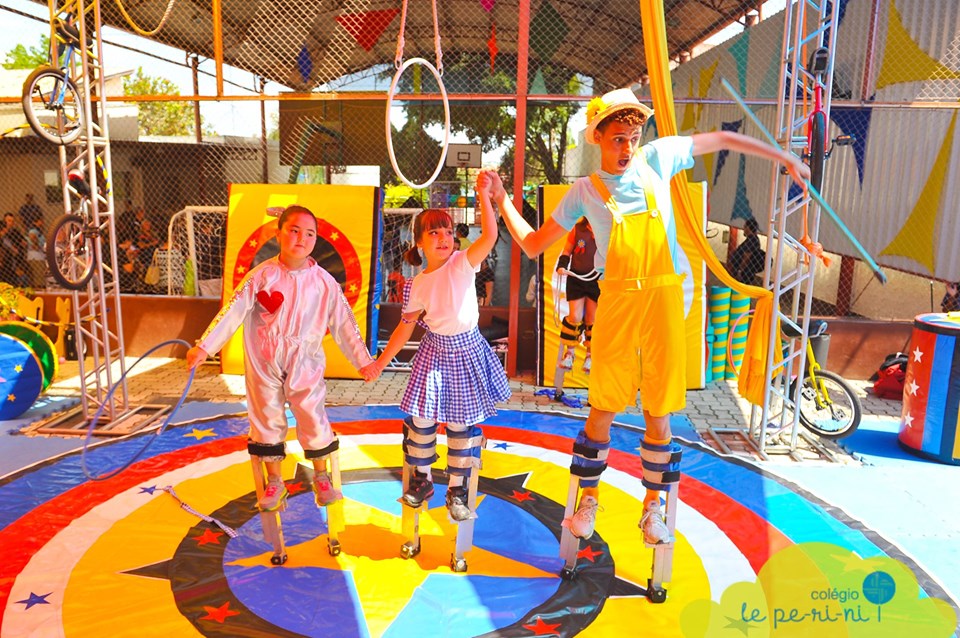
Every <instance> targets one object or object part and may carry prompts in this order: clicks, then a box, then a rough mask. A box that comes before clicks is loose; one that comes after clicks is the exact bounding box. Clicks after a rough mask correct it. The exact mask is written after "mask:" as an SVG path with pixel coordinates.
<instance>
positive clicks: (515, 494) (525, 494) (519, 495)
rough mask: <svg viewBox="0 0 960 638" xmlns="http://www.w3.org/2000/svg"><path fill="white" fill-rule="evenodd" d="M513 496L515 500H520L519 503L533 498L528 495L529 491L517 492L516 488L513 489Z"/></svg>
mask: <svg viewBox="0 0 960 638" xmlns="http://www.w3.org/2000/svg"><path fill="white" fill-rule="evenodd" d="M513 498H514V499H515V500H517V501H518V502H520V503H522V502H524V501H532V500H533V497H532V496H530V492H518V491H517V490H513Z"/></svg>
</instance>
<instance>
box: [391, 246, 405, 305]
mask: <svg viewBox="0 0 960 638" xmlns="http://www.w3.org/2000/svg"><path fill="white" fill-rule="evenodd" d="M406 283H407V280H406V279H405V278H404V277H403V255H401V254H400V253H396V254H395V255H394V256H393V269H392V270H391V271H390V274H389V275H387V303H403V287H404V286H405V285H406Z"/></svg>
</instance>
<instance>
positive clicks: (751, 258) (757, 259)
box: [728, 217, 766, 285]
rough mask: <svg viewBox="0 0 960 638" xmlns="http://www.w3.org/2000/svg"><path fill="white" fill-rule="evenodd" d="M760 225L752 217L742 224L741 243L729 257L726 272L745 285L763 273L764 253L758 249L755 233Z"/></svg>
mask: <svg viewBox="0 0 960 638" xmlns="http://www.w3.org/2000/svg"><path fill="white" fill-rule="evenodd" d="M759 228H760V225H759V224H757V220H756V219H754V218H753V217H751V218H749V219H748V220H747V221H745V222H744V223H743V235H744V240H743V243H742V244H740V245H739V246H737V248H736V250H734V251H733V254H732V255H730V263H729V264H728V270H729V271H730V274H731V275H733V277H734V279H736V280H737V281H740V282H743V283H745V284H751V285H752V284H753V283H754V282H755V280H756V277H757V274H758V273H762V272H763V264H764V261H765V260H766V253H765V252H764V251H763V249H762V248H760V238H759V237H758V236H757V232H758V230H759Z"/></svg>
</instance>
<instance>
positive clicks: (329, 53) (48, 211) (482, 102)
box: [0, 0, 960, 319]
mask: <svg viewBox="0 0 960 638" xmlns="http://www.w3.org/2000/svg"><path fill="white" fill-rule="evenodd" d="M130 4H131V6H127V5H126V4H119V3H117V2H116V0H102V1H101V4H100V7H101V10H102V13H103V18H104V21H105V23H106V24H107V25H108V26H106V27H105V28H104V29H103V32H102V36H101V39H102V44H103V51H104V55H103V69H104V73H105V80H106V82H105V86H106V92H107V96H108V106H107V113H106V118H107V119H108V123H109V132H110V139H111V144H110V154H111V167H112V173H111V175H110V178H111V180H110V182H111V188H112V192H113V199H114V208H115V210H114V213H115V216H116V217H115V219H116V225H117V229H118V232H117V238H118V242H122V243H121V245H119V246H118V248H119V249H120V250H119V251H118V259H120V260H121V261H122V264H121V267H122V268H123V273H122V274H121V275H120V279H121V288H122V289H123V290H124V292H128V293H133V294H173V295H181V294H194V295H203V296H218V295H219V291H217V290H215V288H214V286H215V284H214V283H212V282H215V281H216V280H218V279H219V278H220V277H219V276H218V275H219V273H218V270H217V266H216V262H217V260H216V259H212V257H211V255H212V253H213V252H214V251H216V250H218V249H219V250H221V251H222V248H218V247H220V246H222V217H221V215H222V213H219V212H215V210H216V208H212V209H211V208H208V207H225V206H226V205H227V203H228V202H227V198H228V187H229V184H231V183H273V184H285V183H353V184H366V185H376V186H381V187H382V188H383V190H384V197H385V206H384V208H385V214H384V225H385V228H384V246H383V257H382V259H383V264H382V265H383V267H382V269H381V270H382V272H383V276H384V282H383V285H382V290H383V297H382V301H384V302H391V301H394V300H396V298H397V295H396V286H395V285H394V286H393V287H391V280H390V279H389V278H390V277H391V276H393V275H394V273H396V274H397V276H395V277H394V279H393V283H394V284H396V283H397V282H398V281H399V277H403V278H408V277H409V276H412V274H413V272H412V271H411V270H410V269H409V267H408V266H406V265H405V264H402V263H401V262H400V260H399V256H400V255H401V254H402V251H403V249H404V247H405V246H407V245H409V241H410V237H409V221H410V215H411V212H412V211H417V210H420V209H422V208H423V207H427V206H442V207H446V208H449V209H450V210H451V212H452V213H453V215H454V217H455V219H456V220H457V222H458V223H462V224H465V225H466V226H467V229H466V230H467V237H468V238H473V237H476V235H477V234H478V233H479V227H478V226H477V224H476V223H475V220H476V217H475V211H474V209H473V206H474V201H473V192H472V190H473V182H474V180H475V175H476V170H477V168H476V166H475V165H458V163H457V162H456V161H451V159H450V157H449V156H448V157H447V159H446V160H445V161H441V154H442V149H443V147H444V144H445V142H453V143H455V144H465V145H477V146H479V148H480V154H481V162H482V164H483V165H484V166H493V167H497V168H498V169H499V170H500V172H501V175H502V176H503V179H504V182H505V183H506V184H507V185H508V187H509V188H510V190H512V189H513V185H514V183H515V182H514V175H513V173H514V166H515V153H516V150H517V148H518V144H519V143H521V142H518V141H517V140H516V139H515V130H516V118H517V116H518V112H519V111H518V103H517V94H518V91H520V90H522V87H523V86H525V87H526V94H527V95H528V101H527V103H526V105H525V106H526V108H525V109H523V111H525V113H524V115H525V121H526V126H525V127H524V139H523V140H522V144H523V147H522V148H523V150H524V168H523V170H524V174H523V176H522V180H521V181H522V183H523V184H524V185H525V187H524V193H525V195H526V197H525V199H526V200H527V204H528V206H529V207H530V208H531V209H532V210H535V208H536V205H537V203H536V201H535V197H536V195H535V194H536V186H537V185H540V184H556V183H566V182H570V181H572V180H573V179H575V178H576V177H578V176H581V175H585V174H588V173H589V172H591V171H593V170H596V168H597V167H598V166H599V157H598V154H597V151H596V149H595V148H594V147H592V146H588V145H586V144H584V143H583V140H582V130H583V128H584V125H585V116H584V112H585V106H586V102H587V101H588V100H589V99H590V97H592V96H593V95H595V94H599V93H603V92H605V91H608V90H611V89H614V88H618V87H622V86H633V87H634V88H635V89H636V90H637V92H638V93H639V94H640V95H641V98H642V99H644V98H643V96H644V92H645V85H644V81H645V78H646V66H645V62H644V55H643V38H642V33H641V27H640V16H639V8H638V3H637V2H636V0H607V1H600V0H597V1H592V0H590V1H588V0H579V1H569V2H568V1H561V0H533V1H532V2H531V3H530V15H529V38H528V39H527V40H526V41H522V40H520V39H519V38H518V24H519V14H518V9H517V6H516V5H515V4H508V3H502V2H497V3H494V2H485V1H483V0H480V1H476V2H459V1H455V2H440V3H437V4H438V6H437V17H436V21H435V20H434V14H433V7H432V5H431V4H430V3H410V4H409V5H407V6H406V15H405V20H404V19H403V18H404V12H403V8H404V7H403V6H402V5H400V4H380V3H369V2H361V1H359V0H347V1H346V2H342V3H336V4H335V5H330V4H324V3H313V4H309V3H307V4H304V3H296V2H286V1H281V2H265V1H264V2H251V3H240V2H235V1H230V0H225V1H224V2H223V3H222V7H223V8H222V11H223V15H222V20H220V21H219V22H218V21H217V20H215V18H214V16H213V15H212V14H211V11H210V7H209V6H205V5H203V6H201V4H197V3H187V2H175V3H173V5H172V9H169V10H168V8H169V5H167V4H166V3H138V4H136V5H135V6H133V5H132V3H130ZM712 4H713V5H715V6H713V7H707V6H706V5H704V4H703V3H693V2H666V3H665V11H666V18H667V25H668V40H669V43H670V44H669V46H670V47H671V53H672V55H673V58H674V61H675V65H674V70H673V83H674V96H675V100H676V105H677V121H678V123H679V125H680V129H681V133H683V134H690V133H696V132H706V131H712V130H737V131H740V132H743V133H746V134H748V135H754V136H758V134H757V131H755V130H752V128H751V125H750V123H749V122H746V121H744V118H743V114H742V113H741V112H739V111H738V109H737V107H736V106H734V105H733V104H732V102H731V101H730V100H729V98H728V96H726V94H725V93H724V92H723V90H722V89H721V88H720V86H719V81H720V79H721V78H726V79H728V80H729V81H731V82H732V83H733V84H734V86H736V87H737V88H738V90H739V91H740V92H741V94H742V95H744V97H745V99H746V100H747V101H748V102H749V103H750V104H751V106H752V107H753V108H754V109H755V110H756V111H757V113H758V114H759V116H760V117H761V119H762V120H764V121H765V122H767V123H772V122H773V120H774V119H775V114H776V103H777V101H778V91H779V85H778V79H779V72H780V64H779V62H778V60H779V59H780V48H781V46H782V42H783V19H782V13H777V12H776V11H774V9H773V8H771V5H770V4H768V5H767V7H766V8H761V5H762V3H761V2H756V1H753V0H751V1H745V0H738V1H733V0H728V1H720V0H718V2H716V3H712ZM780 4H781V6H782V3H780ZM121 7H122V8H123V9H124V11H125V12H126V13H127V15H128V16H129V18H130V19H129V20H128V18H126V17H124V15H123V13H122V12H121ZM49 13H50V12H49V10H48V9H47V7H46V6H44V5H43V4H38V3H34V2H27V1H26V0H21V1H19V2H14V1H11V2H9V3H5V5H4V7H3V8H2V11H0V15H3V17H4V19H5V20H9V21H13V22H15V23H16V24H17V25H20V26H22V31H23V32H25V33H27V32H32V33H35V34H36V41H35V42H34V43H32V44H31V43H29V42H27V43H26V44H24V45H22V46H21V48H22V49H23V51H20V53H22V54H23V55H19V54H16V53H17V52H16V51H15V47H14V46H13V45H11V47H10V50H9V51H6V52H4V53H6V54H7V58H6V60H7V61H8V65H7V66H11V67H13V68H4V69H3V70H0V133H2V134H3V135H2V136H0V169H2V170H0V175H3V176H4V177H3V182H4V188H3V189H0V212H3V213H8V214H7V215H6V217H5V224H4V228H3V229H2V230H0V232H2V233H3V237H2V240H0V246H2V254H0V280H2V281H4V282H7V283H9V284H11V285H14V286H17V287H21V288H29V289H33V290H45V289H55V288H56V284H55V283H54V282H53V280H52V279H51V278H50V277H49V273H47V272H45V260H44V259H43V249H42V247H38V243H42V238H43V237H44V235H45V231H47V230H49V227H50V225H51V224H52V223H53V221H54V220H55V219H56V218H57V217H58V216H59V215H61V214H62V213H63V212H64V211H63V196H62V190H61V180H62V179H63V175H62V174H61V161H60V156H59V150H58V147H57V146H56V145H54V144H51V143H50V142H48V141H46V140H43V139H40V138H39V137H37V136H36V135H35V134H34V133H33V132H32V130H31V129H30V127H29V126H28V125H27V124H26V120H25V118H24V115H23V109H22V106H21V95H20V93H21V87H22V85H23V83H24V81H25V79H26V78H27V76H28V75H29V74H30V72H31V70H32V69H33V68H35V66H37V65H39V64H40V63H42V62H43V60H42V59H38V58H37V56H36V55H35V56H34V57H33V58H31V57H30V55H29V54H30V53H31V50H33V52H34V53H35V54H42V55H45V54H46V51H45V49H44V47H45V44H44V42H43V40H42V38H43V36H44V35H45V34H48V33H49V27H48V26H47V21H48V18H49ZM761 18H762V19H761ZM131 20H132V22H131ZM401 22H403V26H402V32H401ZM731 23H732V24H733V26H732V27H730V28H729V29H727V30H726V31H724V32H723V33H722V34H720V35H719V36H718V35H717V34H718V32H720V31H721V30H722V29H723V28H724V26H726V25H728V24H731ZM161 24H162V26H161V28H160V29H159V31H158V32H157V33H156V34H154V35H152V36H149V37H143V36H138V35H136V31H137V30H139V31H142V32H146V31H150V30H152V29H154V28H155V27H156V26H157V25H161ZM218 24H219V25H220V28H219V29H217V28H215V27H216V26H217V25H218ZM434 24H436V25H437V28H436V29H435V28H434ZM132 25H136V26H135V27H134V26H132ZM748 25H749V26H748ZM401 33H402V36H403V42H402V47H398V40H399V37H400V36H401ZM438 34H439V50H440V52H441V54H442V55H441V56H438V46H437V37H436V36H437V35H438ZM835 34H836V37H837V55H836V59H835V74H834V82H833V94H832V104H831V116H832V117H831V122H830V130H829V136H830V139H831V140H834V139H836V138H838V137H840V136H849V137H850V138H852V140H853V141H852V143H851V144H849V145H847V146H839V145H836V146H834V148H833V152H832V153H831V156H830V158H829V159H828V160H827V165H826V170H825V179H824V186H823V192H824V196H825V197H826V198H827V200H828V201H829V202H831V204H832V205H833V207H834V209H835V210H836V211H837V212H838V214H839V215H840V216H841V217H842V218H843V219H844V221H845V222H846V223H847V225H848V226H849V227H850V228H851V229H852V231H853V232H854V234H855V235H856V236H857V237H858V238H859V239H860V240H861V242H862V243H863V244H864V245H865V246H866V247H867V249H868V251H869V252H870V253H871V254H873V255H874V256H875V257H876V258H877V259H878V261H880V263H881V264H883V265H884V266H885V268H886V269H887V270H888V272H890V273H892V277H891V279H892V281H891V283H890V284H889V285H888V286H887V287H885V288H880V287H879V286H878V285H877V284H875V283H871V282H872V277H871V275H870V274H869V271H868V269H866V267H864V266H863V265H862V264H860V263H859V260H857V259H856V258H855V257H854V251H853V250H852V248H851V246H849V244H847V243H845V241H844V240H843V238H842V236H841V235H840V234H839V233H838V232H837V230H836V229H835V228H831V227H830V224H829V222H828V221H827V220H824V221H822V222H821V224H820V240H821V242H822V243H823V245H824V247H825V249H826V250H827V251H828V253H829V254H830V255H832V256H833V260H832V263H831V265H830V266H829V267H827V268H820V270H819V271H818V281H817V285H816V288H815V296H816V298H817V299H816V301H817V305H816V306H815V308H816V310H817V311H818V312H821V313H825V314H833V313H839V314H853V315H862V316H866V317H872V318H877V319H908V318H912V317H913V316H914V315H915V314H917V313H919V312H924V311H929V310H930V309H931V306H933V307H934V309H935V310H939V302H940V299H941V297H942V296H943V291H944V283H945V282H947V281H951V280H955V279H957V278H960V257H958V256H957V255H956V254H955V251H954V250H953V246H955V245H957V244H958V240H960V221H958V220H957V216H956V215H955V213H954V211H955V210H956V209H957V208H958V207H960V201H957V200H958V199H960V191H958V188H957V187H956V186H955V184H960V180H958V179H955V177H956V175H955V174H956V172H957V171H958V168H960V164H958V162H957V161H956V160H955V159H954V157H955V156H956V155H957V154H956V152H955V149H954V148H953V145H954V141H955V139H956V138H957V135H958V132H957V131H956V128H955V118H956V113H957V108H958V106H957V104H958V101H957V98H958V92H960V61H958V50H957V47H956V44H955V43H956V42H957V41H958V37H957V35H958V34H960V9H958V8H957V7H956V6H955V3H953V2H950V1H948V0H936V1H934V2H930V1H929V0H928V1H925V2H922V1H921V0H898V1H897V2H874V1H873V0H848V1H847V2H843V3H841V4H840V9H839V25H838V26H837V28H836V29H835ZM708 38H711V40H710V41H709V42H705V40H707V39H708ZM218 43H219V44H218ZM398 49H399V53H400V55H399V57H398ZM524 52H525V53H526V54H527V56H526V60H527V64H526V65H525V68H526V81H525V82H520V83H518V68H523V67H522V66H521V65H520V64H518V60H521V59H522V58H521V54H522V53H524ZM218 55H222V60H223V67H222V74H221V79H222V81H221V82H218V78H217V76H218V73H217V66H218V65H217V61H216V59H217V56H218ZM41 57H42V56H41ZM412 58H422V59H423V60H425V61H426V62H427V63H429V64H430V65H433V66H434V67H436V69H437V72H438V74H439V73H440V70H441V69H442V76H441V77H442V82H443V88H444V90H445V91H446V93H447V94H448V96H449V99H448V105H449V120H450V135H449V138H445V130H444V129H445V127H444V121H445V117H446V113H445V108H444V101H443V100H442V98H441V87H440V84H439V83H438V81H437V77H436V75H435V74H434V72H433V69H431V68H430V66H428V65H427V64H422V63H413V64H410V65H409V66H408V67H407V68H406V69H405V70H404V72H403V73H402V74H400V77H399V78H396V82H395V84H396V85H395V91H394V94H395V95H394V97H393V99H388V98H389V97H390V96H389V93H388V91H389V89H390V87H391V83H393V82H394V80H395V74H396V70H397V66H396V63H397V62H398V61H409V60H410V59H412ZM18 67H19V68H18ZM387 117H389V121H390V129H391V133H390V138H389V143H388V140H387V139H385V120H386V119H387ZM651 126H655V120H654V121H653V123H652V124H651ZM391 145H392V147H393V150H394V153H393V160H392V161H391V157H390V153H389V152H388V149H389V146H391ZM394 164H395V165H396V166H394ZM398 171H399V173H401V174H402V175H403V176H404V178H406V180H407V181H409V182H413V183H414V184H422V183H424V182H426V181H429V180H430V178H431V177H432V176H433V175H434V174H436V180H435V181H434V182H433V184H432V185H431V186H430V188H428V189H414V188H411V187H409V186H408V185H406V184H405V183H403V181H402V180H401V179H400V178H399V177H398ZM692 173H693V178H694V179H695V180H704V181H706V182H707V183H708V186H709V188H710V192H711V195H710V218H711V228H710V230H709V231H708V233H709V234H710V236H711V241H712V243H713V246H714V248H715V250H716V251H717V252H718V254H719V255H720V257H721V260H725V259H726V257H727V255H728V253H729V251H731V250H732V249H733V248H734V246H735V244H736V243H737V242H735V241H731V239H730V238H731V236H732V234H734V233H733V231H734V230H735V231H736V233H735V234H736V235H737V236H738V239H737V241H742V231H741V228H742V226H743V223H744V220H745V219H747V218H748V217H754V218H756V219H758V220H759V221H760V227H761V230H762V229H763V228H764V227H765V220H766V218H767V216H768V211H769V208H770V201H769V200H770V196H769V192H770V186H771V169H770V166H769V163H767V162H764V161H762V160H754V159H752V158H744V157H741V156H738V155H736V154H730V155H727V154H724V153H717V154H713V155H710V156H705V157H702V158H699V160H698V162H697V165H696V167H695V168H694V169H693V171H692ZM191 227H192V228H193V231H192V232H193V235H191V234H190V230H189V229H190V228H191ZM201 227H203V228H205V229H220V230H216V231H214V230H210V232H206V231H203V232H198V231H197V229H198V228H201ZM796 230H797V232H799V231H800V229H796ZM218 233H221V234H218ZM501 237H502V239H501V240H500V241H499V242H498V243H497V247H496V251H495V254H494V256H493V258H492V259H491V264H490V265H491V266H492V268H493V270H494V273H495V283H494V289H493V294H492V298H491V299H490V302H491V303H492V304H493V305H506V304H507V303H508V300H509V292H510V291H509V285H508V281H509V272H510V254H511V250H510V239H509V236H508V234H507V233H506V232H505V231H502V232H501ZM31 238H33V239H31ZM38 238H39V239H38ZM191 252H192V253H193V256H192V257H191ZM177 254H178V255H179V256H180V258H179V259H178V258H177V256H176V255H177ZM201 254H202V255H203V258H202V260H206V263H205V264H201V263H200V261H202V260H201V257H200V255H201ZM154 255H159V256H160V261H164V264H165V265H170V266H171V268H172V270H171V274H170V275H169V276H167V277H166V278H165V279H163V280H162V283H161V282H158V283H147V282H146V281H144V277H145V276H146V273H147V270H148V269H149V267H150V266H151V265H153V264H155V263H156V260H155V259H154ZM221 257H222V255H221ZM221 263H222V261H221ZM181 264H182V265H181ZM522 268H523V272H522V282H523V287H524V290H525V289H526V285H525V284H526V282H527V281H528V280H529V278H530V276H531V275H532V273H533V270H534V268H533V264H532V263H531V262H530V261H529V260H527V259H526V258H523V263H522ZM173 270H176V271H181V270H182V275H181V274H174V273H173ZM201 282H206V283H201ZM522 292H523V291H521V295H520V297H521V304H526V303H527V302H526V300H525V298H524V297H525V295H524V294H522ZM892 297H895V298H897V299H898V303H896V304H891V303H889V299H890V298H892Z"/></svg>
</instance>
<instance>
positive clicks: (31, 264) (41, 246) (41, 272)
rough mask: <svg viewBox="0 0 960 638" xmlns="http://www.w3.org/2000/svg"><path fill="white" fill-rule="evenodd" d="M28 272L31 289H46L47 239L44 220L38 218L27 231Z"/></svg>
mask: <svg viewBox="0 0 960 638" xmlns="http://www.w3.org/2000/svg"><path fill="white" fill-rule="evenodd" d="M27 271H28V275H29V281H30V287H32V288H33V289H34V290H38V289H40V288H44V287H46V276H47V238H46V237H45V236H44V232H43V218H42V217H37V218H36V219H35V220H33V225H32V226H31V227H30V228H29V229H28V230H27Z"/></svg>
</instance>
